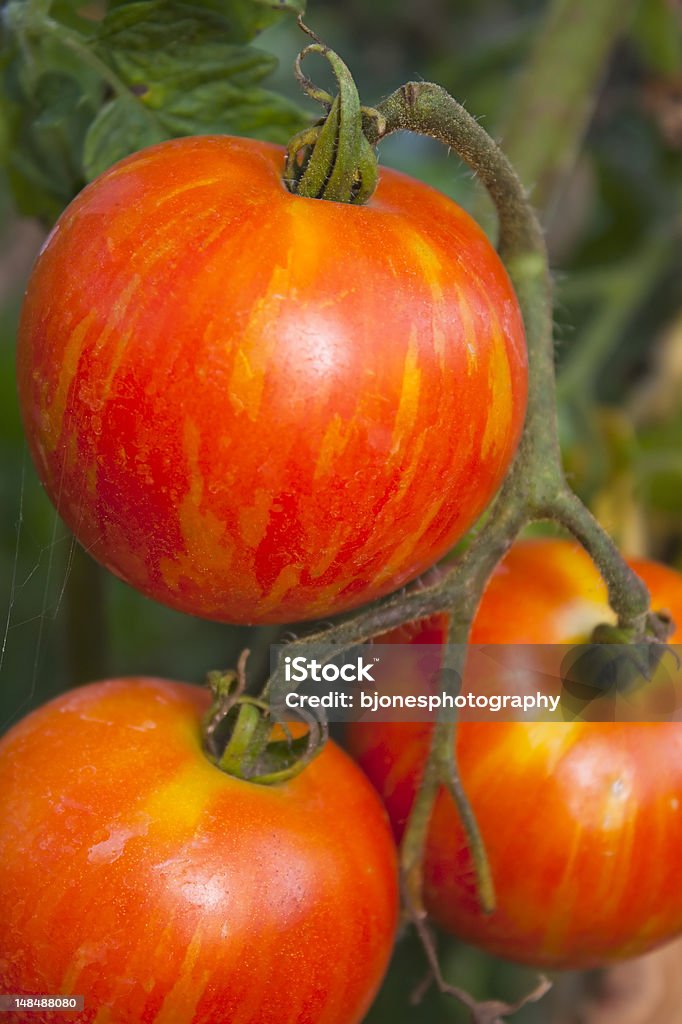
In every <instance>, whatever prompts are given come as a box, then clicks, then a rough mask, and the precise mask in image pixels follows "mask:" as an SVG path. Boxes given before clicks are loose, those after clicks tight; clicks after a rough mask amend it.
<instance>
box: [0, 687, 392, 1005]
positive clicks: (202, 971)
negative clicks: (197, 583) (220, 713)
mask: <svg viewBox="0 0 682 1024" xmlns="http://www.w3.org/2000/svg"><path fill="white" fill-rule="evenodd" d="M208 703H209V695H208V691H206V690H202V689H200V688H199V687H195V686H189V685H187V684H185V683H178V682H171V681H168V680H159V679H116V680H110V681H108V682H103V683H94V684H91V685H89V686H84V687H81V688H79V689H76V690H73V691H71V692H68V693H66V694H63V695H62V696H60V697H57V698H55V699H54V700H53V701H51V702H50V703H48V704H46V705H45V706H44V707H42V708H40V709H39V710H37V711H34V712H33V713H32V714H30V715H29V716H27V717H26V718H25V719H24V720H23V721H21V722H20V723H19V724H17V725H16V726H15V727H14V728H13V729H12V730H10V732H9V733H7V734H6V735H5V736H4V737H3V739H2V740H1V741H0V823H1V824H0V903H1V904H2V908H3V924H2V929H0V988H1V989H2V991H3V992H18V993H23V992H26V993H38V992H50V993H65V992H66V993H68V994H71V993H78V994H81V995H84V996H85V1011H84V1012H83V1013H81V1014H79V1016H78V1021H79V1024H92V1022H94V1021H101V1020H105V1019H106V1020H110V1021H115V1022H116V1024H139V1022H140V1021H152V1020H153V1021H156V1022H157V1024H162V1022H164V1021H165V1022H168V1024H218V1022H219V1021H225V1022H227V1021H229V1022H230V1024H253V1022H254V1021H258V1022H259V1024H318V1022H322V1021H324V1022H325V1024H357V1022H359V1021H360V1020H361V1019H362V1017H363V1016H364V1014H365V1012H366V1010H367V1008H368V1007H369V1004H370V1002H371V1000H372V998H373V996H374V993H375V992H376V990H377V988H378V986H379V984H380V982H381V979H382V977H383V974H384V971H385V968H386V966H387V963H388V959H389V956H390V953H391V950H392V946H393V941H394V933H395V926H396V917H397V903H398V895H397V878H396V858H395V848H394V845H393V841H392V838H391V834H390V829H389V827H388V823H387V821H386V816H385V812H384V810H383V808H382V807H381V805H380V803H379V800H378V799H377V797H376V795H375V793H374V791H373V790H372V788H371V786H370V785H369V783H367V781H366V780H365V779H364V777H363V776H362V773H361V772H360V770H359V769H358V768H357V767H356V765H354V764H353V762H352V761H351V760H350V759H349V758H348V756H347V755H346V754H345V753H344V752H343V751H342V750H340V749H339V748H338V747H337V746H336V745H335V744H333V743H328V744H327V745H326V746H325V748H324V750H323V752H322V753H321V754H320V755H319V756H318V757H317V758H315V760H314V761H313V762H312V763H311V764H309V765H307V767H306V768H305V770H304V771H303V772H301V773H300V774H298V775H296V777H295V778H292V779H290V780H289V781H287V782H283V783H280V784H278V785H276V786H264V785H258V784H256V783H252V782H247V781H244V780H242V779H237V778H233V777H231V776H230V775H227V774H225V773H224V772H222V771H220V770H219V768H217V767H216V766H215V765H214V764H212V763H211V762H210V761H209V760H208V759H207V758H206V757H205V756H204V753H203V751H202V747H201V732H200V724H201V716H202V715H203V714H204V713H205V712H206V710H207V708H208ZM359 822H360V823H361V824H362V827H358V823H359ZM61 1017H62V1014H61V1013H49V1012H47V1013H41V1014H40V1016H39V1017H38V1016H37V1015H36V1014H34V1013H31V1012H28V1013H27V1014H26V1015H25V1016H24V1015H22V1014H21V1013H20V1014H17V1015H13V1019H15V1020H17V1021H23V1020H26V1021H29V1020H33V1021H38V1020H39V1021H40V1024H52V1022H53V1021H57V1020H59V1019H61Z"/></svg>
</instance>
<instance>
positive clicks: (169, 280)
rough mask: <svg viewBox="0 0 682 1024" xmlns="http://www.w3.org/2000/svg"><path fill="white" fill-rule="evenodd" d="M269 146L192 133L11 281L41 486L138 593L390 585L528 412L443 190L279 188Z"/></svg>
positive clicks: (478, 246) (465, 222) (460, 517)
mask: <svg viewBox="0 0 682 1024" xmlns="http://www.w3.org/2000/svg"><path fill="white" fill-rule="evenodd" d="M282 166H283V155H282V151H281V150H280V149H278V148H277V147H274V146H271V145H267V144H265V143H261V142H254V141H250V140H245V139H233V138H211V137H205V138H190V139H181V140H175V141H171V142H167V143H163V144H161V145H159V146H157V147H153V148H151V149H148V150H145V151H142V152H140V153H138V154H136V155H134V156H132V157H129V158H128V159H126V160H124V161H122V162H121V163H119V164H117V165H116V166H115V167H113V168H112V169H111V170H109V171H108V172H106V173H105V174H104V175H103V176H102V177H101V178H99V179H98V180H97V181H96V182H94V183H93V184H92V185H90V186H88V188H86V189H85V190H84V192H82V193H81V195H80V196H79V197H78V198H77V199H76V200H75V201H74V202H73V203H72V204H71V206H69V208H68V209H67V210H66V212H65V213H64V215H63V216H62V218H61V219H60V221H59V222H58V224H57V226H56V228H55V229H54V231H53V233H52V235H51V237H50V239H49V241H48V243H47V244H46V246H45V248H44V250H43V252H42V254H41V256H40V258H39V260H38V262H37V264H36V267H35V270H34V272H33V276H32V278H31V281H30V284H29V288H28V293H27V296H26V301H25V304H24V308H23V315H22V320H21V329H20V340H19V351H18V375H19V391H20V398H21V406H22V410H23V417H24V422H25V425H26V431H27V435H28V440H29V444H30V448H31V451H32V454H33V457H34V460H35V463H36V465H37V467H38V472H39V474H40V477H41V479H42V481H43V483H44V485H45V487H46V488H47V491H48V493H49V494H50V496H51V498H52V500H53V501H54V502H55V504H56V505H57V508H58V509H59V511H60V512H61V514H62V516H63V517H64V519H65V520H66V521H67V523H68V524H69V526H70V527H71V528H72V529H73V530H74V532H75V533H76V535H77V536H78V538H79V539H80V540H81V542H82V544H83V545H84V546H85V547H86V548H87V549H88V550H89V551H90V552H91V553H92V554H93V555H94V556H95V557H97V558H98V559H99V560H100V561H102V562H103V563H104V564H105V565H106V566H107V567H108V568H109V569H111V570H112V571H113V572H115V573H116V574H118V575H119V576H121V577H122V578H123V579H125V580H127V581H128V582H129V583H131V584H132V585H133V586H135V587H137V588H138V589H140V590H141V591H143V592H144V593H145V594H147V595H149V596H151V597H153V598H155V599H156V600H158V601H161V602H163V603H166V604H168V605H171V606H173V607H175V608H178V609H181V610H183V611H185V612H189V613H193V614H197V615H201V616H203V617H206V618H215V619H220V620H225V621H234V622H267V621H286V620H294V619H300V618H312V617H315V616H320V615H328V614H331V613H335V612H339V611H341V610H343V609H346V608H350V607H353V606H355V605H359V604H361V603H363V602H366V601H367V600H369V599H372V598H375V597H377V596H379V595H381V594H384V593H387V592H389V591H390V590H392V589H395V588H396V587H398V586H399V585H401V584H403V583H404V582H405V581H407V580H409V579H411V578H413V577H415V576H416V575H418V574H419V573H420V572H421V571H422V570H424V569H425V568H426V567H427V566H429V565H431V564H432V563H433V562H434V561H435V560H436V559H438V558H439V557H440V556H441V555H442V554H443V553H444V552H445V551H447V550H448V548H450V547H451V546H452V544H453V543H454V542H455V541H456V540H457V539H458V538H459V537H460V536H461V535H462V534H463V533H464V531H465V530H466V529H467V527H469V526H470V525H471V523H472V522H473V521H474V520H475V519H476V517H477V516H478V515H479V513H480V512H481V511H482V510H483V509H484V508H485V506H486V505H487V503H488V502H489V500H490V498H491V496H492V495H493V493H494V491H495V490H496V488H497V487H498V485H499V483H500V481H501V479H502V477H503V475H504V473H505V471H506V469H507V467H508V465H509V462H510V460H511V457H512V455H513V452H514V449H515V447H516V444H517V441H518V437H519V433H520V429H521V426H522V420H523V416H524V409H525V397H526V354H525V345H524V336H523V327H522V322H521V317H520V314H519V309H518V306H517V302H516V298H515V296H514V293H513V291H512V288H511V285H510V282H509V279H508V277H507V275H506V272H505V270H504V268H503V267H502V264H501V263H500V261H499V259H498V257H497V255H496V253H495V251H494V250H493V248H492V247H491V245H490V244H489V243H488V241H487V240H486V238H485V236H484V235H483V233H482V232H481V230H480V229H479V228H478V226H477V225H476V224H474V222H473V221H472V220H471V219H470V218H469V217H468V216H467V214H466V213H464V212H463V211H462V210H461V209H460V208H459V207H457V206H456V205H455V204H454V203H453V202H451V201H450V200H449V199H447V198H446V197H445V196H443V195H441V194H439V193H438V192H435V191H434V190H432V189H430V188H427V187H426V186H424V185H422V184H420V183H418V182H416V181H413V180H411V179H409V178H406V177H404V176H403V175H400V174H398V173H395V172H391V171H383V173H382V175H381V181H380V184H379V187H378V189H377V191H376V194H375V195H374V197H373V198H372V199H371V201H370V202H369V203H368V204H367V205H366V206H349V205H346V204H340V203H333V202H325V201H319V200H311V199H305V198H300V197H296V196H294V195H292V194H290V193H289V192H288V191H287V190H286V188H285V187H284V185H283V183H282V181H281V172H282Z"/></svg>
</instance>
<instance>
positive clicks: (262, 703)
mask: <svg viewBox="0 0 682 1024" xmlns="http://www.w3.org/2000/svg"><path fill="white" fill-rule="evenodd" d="M248 653H249V652H248V651H245V652H244V653H243V655H242V657H241V658H240V661H239V665H238V667H237V670H236V672H224V673H222V672H211V673H209V676H208V685H209V687H210V689H211V693H212V695H213V701H212V703H211V707H210V708H209V710H208V713H207V715H206V717H205V718H204V722H203V730H202V732H203V745H204V752H205V754H206V756H207V757H208V759H209V761H211V762H212V764H214V765H215V766H216V767H217V768H219V769H220V770H221V771H223V772H225V773H226V774H227V775H232V776H233V777H234V778H237V779H244V780H245V781H248V782H255V783H258V784H259V785H263V786H269V785H274V784H276V783H279V782H286V781H287V780H288V779H292V778H294V776H296V775H298V774H299V772H301V771H303V769H304V768H305V767H306V766H307V765H308V764H309V763H310V762H311V761H312V759H313V758H314V757H315V756H316V755H317V754H319V753H320V751H321V750H322V747H323V746H324V744H325V742H326V740H327V726H326V722H324V721H320V720H318V719H315V718H312V717H309V718H308V717H306V721H305V725H306V731H305V733H304V734H303V735H296V736H294V735H293V734H292V732H291V729H290V727H289V726H288V725H287V723H286V722H283V721H279V720H278V719H277V718H276V717H275V715H274V714H273V711H272V709H271V707H270V705H269V703H268V701H267V700H265V699H262V698H258V697H252V696H250V695H248V694H246V693H245V692H244V691H245V686H246V676H245V664H246V658H247V657H248Z"/></svg>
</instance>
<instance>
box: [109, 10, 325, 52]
mask: <svg viewBox="0 0 682 1024" xmlns="http://www.w3.org/2000/svg"><path fill="white" fill-rule="evenodd" d="M130 6H137V0H135V2H134V3H133V4H131V3H130V2H129V0H113V2H110V3H109V8H110V10H111V11H113V10H115V9H120V8H123V7H130ZM192 6H193V7H195V8H198V9H203V10H205V11H212V12H214V13H215V14H219V15H221V16H222V17H223V18H224V19H225V20H226V22H227V23H228V25H229V36H228V37H227V38H228V39H229V41H230V42H232V43H247V42H249V40H250V39H253V38H254V36H256V35H258V33H259V32H262V31H263V29H265V28H267V27H268V25H271V24H272V23H273V22H275V21H276V20H277V19H278V18H279V17H280V16H281V15H282V14H290V15H294V16H296V15H298V14H303V13H304V11H305V0H194V3H193V5H192Z"/></svg>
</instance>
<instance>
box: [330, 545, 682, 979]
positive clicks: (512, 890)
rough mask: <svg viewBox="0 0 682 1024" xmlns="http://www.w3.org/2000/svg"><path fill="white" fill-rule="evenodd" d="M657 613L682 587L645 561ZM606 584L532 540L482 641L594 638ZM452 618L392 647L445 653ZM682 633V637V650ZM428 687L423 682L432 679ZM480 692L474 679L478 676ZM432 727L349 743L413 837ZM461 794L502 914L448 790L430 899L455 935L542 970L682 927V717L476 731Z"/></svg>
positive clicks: (376, 727) (587, 962)
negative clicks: (490, 899) (490, 897)
mask: <svg viewBox="0 0 682 1024" xmlns="http://www.w3.org/2000/svg"><path fill="white" fill-rule="evenodd" d="M633 566H634V567H635V568H636V571H637V572H638V573H639V574H640V575H641V576H642V578H643V579H644V580H645V582H646V583H647V584H648V586H649V588H650V590H651V594H652V601H653V606H654V607H656V608H662V609H666V610H667V611H668V612H670V613H671V614H672V616H673V618H674V619H675V620H676V621H677V622H682V578H681V577H680V576H679V574H678V573H676V572H673V571H672V570H671V569H668V568H665V567H664V566H661V565H658V564H656V563H654V562H649V561H644V560H636V561H634V562H633ZM609 617H610V610H609V607H608V602H607V599H606V589H605V586H604V583H603V581H602V580H601V578H600V576H599V574H598V572H597V570H596V568H595V567H594V565H593V564H592V562H591V561H590V559H589V557H588V556H587V555H586V553H585V552H584V550H583V549H582V548H580V547H578V546H577V545H575V544H572V543H569V542H566V541H549V540H542V541H526V542H520V543H517V544H516V545H515V546H514V547H513V548H512V549H511V551H510V553H509V554H508V556H507V557H506V559H504V560H503V562H502V563H501V565H500V567H499V568H498V570H497V571H496V573H495V574H494V575H493V577H492V579H491V581H490V583H489V584H488V588H487V590H486V593H485V595H484V598H483V601H482V603H481V606H480V609H479V611H478V615H477V617H476V620H475V623H474V626H473V630H472V635H471V641H472V643H475V644H496V643H502V644H515V643H523V644H546V643H573V642H576V641H584V640H586V639H587V638H588V636H589V634H590V631H591V630H592V629H593V628H594V627H595V626H596V625H597V624H598V623H600V622H603V621H608V619H609ZM444 629H445V624H444V622H443V621H439V620H437V619H436V620H432V621H430V622H424V623H421V624H417V625H413V626H408V627H403V628H402V629H399V630H396V631H394V632H393V633H390V634H387V635H385V636H383V637H382V638H380V642H381V643H407V642H412V643H430V644H433V643H442V642H443V639H444ZM680 638H682V631H680V629H679V627H678V629H677V632H676V633H675V635H674V636H673V637H672V640H673V642H677V643H679V641H680ZM417 683H418V681H417ZM465 686H466V677H465ZM430 734H431V727H430V726H429V725H423V724H418V723H382V722H376V723H372V724H371V725H367V724H361V723H355V724H352V725H351V726H349V731H348V740H349V745H350V748H351V750H352V751H353V752H354V754H355V756H356V757H357V758H358V760H359V762H360V764H361V765H362V766H363V768H364V769H365V771H366V772H367V774H368V775H369V777H370V779H372V781H373V782H374V783H375V784H376V785H377V787H378V789H379V791H380V793H381V794H382V796H383V798H384V800H385V803H386V806H387V808H388V811H389V814H390V817H391V820H392V822H393V825H394V829H395V832H396V836H397V837H400V836H401V835H402V833H403V830H404V827H405V823H406V820H407V816H408V813H409V809H410V807H411V805H412V801H413V799H414V795H415V791H416V786H417V785H418V782H419V779H420V777H421V773H422V771H423V767H424V764H425V762H426V758H427V756H428V750H429V741H430ZM457 758H458V763H459V767H460V771H461V776H462V784H463V786H464V788H465V791H466V793H467V795H468V797H469V799H470V801H471V805H472V807H473V810H474V813H475V814H476V817H477V820H478V823H479V826H480V829H481V832H482V836H483V840H484V842H485V845H486V850H487V854H488V859H489V862H490V866H491V870H492V876H493V881H494V885H495V889H496V898H497V907H496V909H495V911H494V912H493V913H492V914H490V915H486V914H484V913H483V912H482V911H481V909H480V903H479V899H478V895H477V892H476V883H475V874H474V871H473V865H472V860H471V854H470V852H469V848H468V845H467V841H466V838H465V836H464V833H463V829H462V825H461V822H460V820H459V817H458V815H457V812H456V810H455V807H454V805H453V803H452V801H451V800H450V798H449V797H448V796H446V795H445V793H441V794H440V796H439V798H438V800H437V803H436V807H435V810H434V814H433V818H432V820H431V824H430V828H429V837H428V843H427V850H426V858H425V864H424V872H425V879H424V881H425V901H426V905H427V907H428V909H429V912H430V913H431V914H432V915H433V918H434V919H435V920H436V921H437V922H438V923H439V924H441V925H442V926H443V927H444V928H446V929H447V930H448V931H451V932H453V933H454V934H456V935H458V936H460V937H461V938H463V939H465V940H467V941H470V942H473V943H475V944H477V945H479V946H481V947H482V948H483V949H485V950H487V951H488V952H491V953H494V954H496V955H497V956H501V957H505V958H507V959H510V960H519V961H522V962H525V963H528V964H533V965H537V966H541V967H554V968H578V967H582V968H584V967H595V966H599V965H604V964H607V963H609V962H613V961H616V960H621V959H625V958H628V957H634V956H637V955H639V954H641V953H644V952H645V951H647V950H648V949H651V948H652V947H653V946H656V945H657V944H659V943H662V942H664V941H666V940H667V939H670V938H672V937H673V936H675V935H677V934H679V933H680V932H681V931H682V901H681V900H680V899H679V896H678V893H679V887H678V885H677V881H676V877H677V864H678V851H679V849H680V844H681V843H682V816H681V814H680V807H681V806H682V729H681V728H680V724H679V723H678V722H653V723H643V722H589V721H575V722H566V723H556V722H550V723H539V722H536V723H525V722H500V723H495V722H461V723H460V724H459V726H458V729H457Z"/></svg>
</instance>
